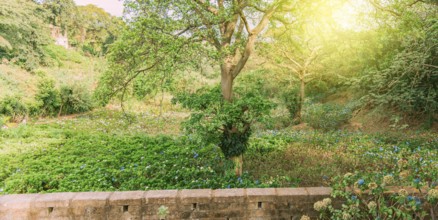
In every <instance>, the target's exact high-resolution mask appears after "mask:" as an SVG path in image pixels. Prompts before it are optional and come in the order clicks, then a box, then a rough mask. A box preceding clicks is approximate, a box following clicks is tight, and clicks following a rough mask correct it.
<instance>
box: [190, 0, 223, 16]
mask: <svg viewBox="0 0 438 220" xmlns="http://www.w3.org/2000/svg"><path fill="white" fill-rule="evenodd" d="M193 1H194V2H196V3H197V4H198V5H200V6H202V7H203V8H204V10H206V11H208V12H211V13H212V14H214V15H218V14H219V11H218V10H217V8H215V7H213V6H211V5H209V4H207V3H206V2H205V0H193Z"/></svg>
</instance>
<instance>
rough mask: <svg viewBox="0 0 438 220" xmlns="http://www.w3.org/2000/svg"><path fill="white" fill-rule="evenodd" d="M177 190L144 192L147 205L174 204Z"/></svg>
mask: <svg viewBox="0 0 438 220" xmlns="http://www.w3.org/2000/svg"><path fill="white" fill-rule="evenodd" d="M178 197H179V196H178V190H151V191H147V192H146V203H147V204H161V205H163V204H169V203H176V202H177V199H178Z"/></svg>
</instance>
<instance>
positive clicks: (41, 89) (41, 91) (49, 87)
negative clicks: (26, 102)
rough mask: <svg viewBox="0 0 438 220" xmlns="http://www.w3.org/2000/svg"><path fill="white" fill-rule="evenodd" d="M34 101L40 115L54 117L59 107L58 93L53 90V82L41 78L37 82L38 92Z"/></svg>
mask: <svg viewBox="0 0 438 220" xmlns="http://www.w3.org/2000/svg"><path fill="white" fill-rule="evenodd" d="M35 100H36V101H37V102H39V107H40V111H41V114H43V115H44V116H48V115H52V116H53V115H56V114H57V113H58V111H59V108H60V105H61V99H60V95H59V91H58V90H57V89H56V88H55V81H54V80H52V79H48V78H42V79H41V80H40V81H39V82H38V91H37V94H36V96H35Z"/></svg>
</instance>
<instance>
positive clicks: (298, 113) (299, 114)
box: [296, 78, 306, 123]
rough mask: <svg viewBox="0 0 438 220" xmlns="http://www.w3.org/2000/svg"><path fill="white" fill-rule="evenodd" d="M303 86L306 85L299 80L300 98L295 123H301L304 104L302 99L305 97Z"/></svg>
mask: <svg viewBox="0 0 438 220" xmlns="http://www.w3.org/2000/svg"><path fill="white" fill-rule="evenodd" d="M305 86H306V83H305V82H304V78H300V96H299V100H298V112H297V117H296V118H297V122H298V123H301V122H302V111H303V104H304V97H305V93H304V92H305V90H304V89H305Z"/></svg>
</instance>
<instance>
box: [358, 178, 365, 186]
mask: <svg viewBox="0 0 438 220" xmlns="http://www.w3.org/2000/svg"><path fill="white" fill-rule="evenodd" d="M364 183H365V180H363V179H360V180H359V181H357V184H359V186H362V185H363V184H364Z"/></svg>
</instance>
